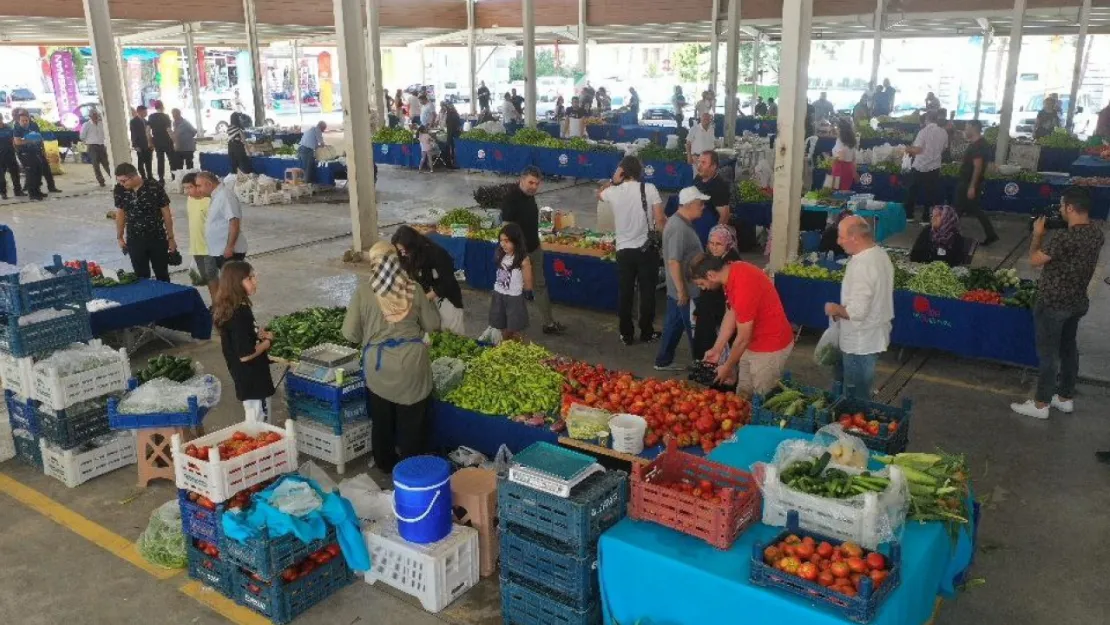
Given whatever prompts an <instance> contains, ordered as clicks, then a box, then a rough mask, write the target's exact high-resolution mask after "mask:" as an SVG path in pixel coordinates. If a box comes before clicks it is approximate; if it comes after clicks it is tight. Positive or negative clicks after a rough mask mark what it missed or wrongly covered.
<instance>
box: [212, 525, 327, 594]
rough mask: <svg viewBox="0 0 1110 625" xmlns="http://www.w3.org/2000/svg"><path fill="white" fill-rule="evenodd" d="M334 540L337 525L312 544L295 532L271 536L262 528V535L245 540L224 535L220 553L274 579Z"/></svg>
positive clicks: (243, 567)
mask: <svg viewBox="0 0 1110 625" xmlns="http://www.w3.org/2000/svg"><path fill="white" fill-rule="evenodd" d="M225 514H234V512H227V513H225ZM233 518H234V517H233ZM334 542H336V537H335V528H334V527H332V526H331V525H329V526H328V533H327V535H325V536H324V537H323V538H320V539H317V540H314V541H312V542H310V543H306V542H302V541H301V539H299V538H297V537H296V536H294V535H293V534H285V535H284V536H270V534H269V532H268V531H267V530H266V529H265V528H263V529H262V532H261V534H260V535H259V536H255V537H252V538H248V539H247V540H246V541H244V542H240V541H238V540H235V539H233V538H229V537H227V536H223V537H221V539H220V553H221V554H223V557H224V559H225V560H227V561H228V563H230V564H232V565H234V566H237V567H239V568H242V569H246V570H248V571H250V572H251V573H254V574H255V575H257V576H258V577H261V578H262V579H274V578H275V577H278V576H280V575H281V572H282V571H284V570H285V569H286V568H288V567H290V566H293V565H294V564H296V563H298V562H300V561H301V560H304V559H305V558H307V557H308V555H309V554H311V553H314V552H316V551H319V550H321V549H323V548H324V547H326V546H328V545H330V544H332V543H334Z"/></svg>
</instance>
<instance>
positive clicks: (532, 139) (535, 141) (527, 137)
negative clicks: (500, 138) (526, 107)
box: [509, 128, 559, 147]
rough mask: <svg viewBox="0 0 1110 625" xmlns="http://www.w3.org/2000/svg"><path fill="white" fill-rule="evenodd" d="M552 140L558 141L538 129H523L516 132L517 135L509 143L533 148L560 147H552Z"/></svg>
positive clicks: (556, 145) (557, 145)
mask: <svg viewBox="0 0 1110 625" xmlns="http://www.w3.org/2000/svg"><path fill="white" fill-rule="evenodd" d="M552 140H555V141H558V140H557V139H555V137H552V136H551V135H549V134H547V133H546V132H544V131H542V130H540V129H538V128H521V129H520V130H518V131H516V134H515V135H513V136H512V138H511V139H510V140H509V143H512V144H513V145H530V146H533V147H559V144H555V145H552V144H551V141H552Z"/></svg>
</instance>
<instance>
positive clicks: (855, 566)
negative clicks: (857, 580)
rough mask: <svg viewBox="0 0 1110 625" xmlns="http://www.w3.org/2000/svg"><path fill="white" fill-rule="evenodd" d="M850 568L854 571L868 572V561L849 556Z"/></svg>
mask: <svg viewBox="0 0 1110 625" xmlns="http://www.w3.org/2000/svg"><path fill="white" fill-rule="evenodd" d="M848 568H849V569H852V572H853V573H866V572H867V563H866V562H864V561H863V558H856V557H852V558H848Z"/></svg>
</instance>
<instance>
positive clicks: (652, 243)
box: [640, 182, 663, 254]
mask: <svg viewBox="0 0 1110 625" xmlns="http://www.w3.org/2000/svg"><path fill="white" fill-rule="evenodd" d="M640 202H641V203H642V204H643V207H644V220H645V221H647V242H645V243H644V244H643V245H642V246H640V251H642V252H647V253H653V252H654V253H656V254H658V253H659V251H660V250H662V249H663V233H662V232H659V231H658V230H656V229H655V228H654V227H653V226H652V223H651V211H650V210H649V209H648V203H647V187H646V186H645V183H643V182H641V183H640Z"/></svg>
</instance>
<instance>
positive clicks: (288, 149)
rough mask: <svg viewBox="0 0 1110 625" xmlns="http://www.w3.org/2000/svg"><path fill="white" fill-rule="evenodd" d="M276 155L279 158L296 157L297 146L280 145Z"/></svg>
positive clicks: (275, 152)
mask: <svg viewBox="0 0 1110 625" xmlns="http://www.w3.org/2000/svg"><path fill="white" fill-rule="evenodd" d="M274 154H275V155H278V156H296V155H297V146H295V145H279V146H276V147H275V148H274Z"/></svg>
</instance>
